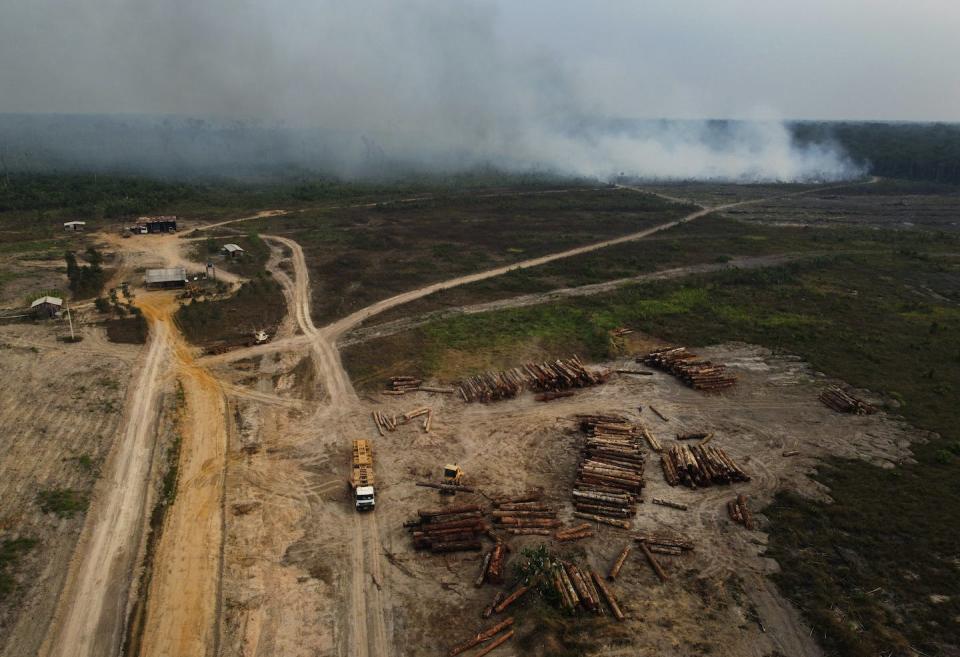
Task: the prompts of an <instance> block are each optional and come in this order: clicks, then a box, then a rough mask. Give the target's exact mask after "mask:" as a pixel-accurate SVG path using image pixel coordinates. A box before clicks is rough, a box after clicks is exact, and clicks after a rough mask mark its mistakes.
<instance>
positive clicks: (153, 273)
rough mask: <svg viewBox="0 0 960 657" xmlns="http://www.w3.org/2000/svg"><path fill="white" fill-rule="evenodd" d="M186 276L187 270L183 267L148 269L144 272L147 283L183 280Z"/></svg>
mask: <svg viewBox="0 0 960 657" xmlns="http://www.w3.org/2000/svg"><path fill="white" fill-rule="evenodd" d="M186 278H187V270H186V269H184V268H183V267H172V268H170V269H148V270H147V272H146V279H147V284H148V285H149V284H150V283H173V282H183V281H184V280H186Z"/></svg>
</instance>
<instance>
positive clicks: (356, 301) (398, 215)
mask: <svg viewBox="0 0 960 657" xmlns="http://www.w3.org/2000/svg"><path fill="white" fill-rule="evenodd" d="M693 209H694V208H691V207H690V206H685V205H679V204H674V203H671V202H669V201H665V200H664V199H660V198H657V197H655V196H651V195H647V194H639V193H636V192H632V191H629V190H619V189H599V190H597V189H590V188H585V187H584V188H577V187H574V188H569V189H559V190H554V191H553V192H529V193H513V192H510V191H506V192H496V191H495V192H490V193H488V194H477V195H467V194H464V195H459V196H443V197H439V198H436V199H424V200H419V201H413V202H407V203H392V204H381V205H375V206H373V207H350V208H343V209H338V210H328V211H317V212H314V211H305V212H299V213H295V214H292V215H288V216H282V217H273V218H269V219H263V220H260V221H257V222H252V224H251V225H250V226H249V228H250V229H255V230H258V231H260V232H261V233H270V234H274V235H283V236H286V237H291V238H293V239H295V240H297V242H298V243H299V244H300V245H301V246H302V247H303V249H304V253H305V255H306V258H307V262H308V263H309V267H310V274H311V277H312V279H313V280H314V281H316V283H315V285H314V289H313V292H312V294H313V296H312V303H313V312H314V320H315V321H318V322H325V321H330V320H333V319H336V318H339V317H343V316H345V315H348V314H350V313H351V312H354V311H356V310H359V309H360V308H362V307H365V306H367V305H369V304H371V303H373V302H374V301H378V300H380V299H383V298H386V297H389V296H391V295H393V294H397V293H399V292H403V291H405V290H409V289H412V288H416V287H419V286H421V285H425V284H427V283H431V282H435V281H440V280H444V279H446V278H452V277H454V276H457V275H461V274H466V273H470V272H474V271H479V270H484V269H490V268H493V267H496V266H499V265H504V264H508V263H511V262H518V261H521V260H525V259H528V258H532V257H536V256H538V255H542V254H545V253H550V252H553V251H560V250H563V249H565V248H569V247H571V246H576V245H578V244H585V243H590V242H598V241H600V240H602V239H605V238H608V237H615V236H618V235H624V234H628V233H632V232H636V231H639V230H642V229H643V228H646V227H649V226H652V225H655V224H658V223H664V222H666V221H669V220H671V219H675V218H678V217H680V216H682V215H684V214H687V213H689V212H691V211H692V210H693Z"/></svg>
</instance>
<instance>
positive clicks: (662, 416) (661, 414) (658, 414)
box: [650, 404, 670, 422]
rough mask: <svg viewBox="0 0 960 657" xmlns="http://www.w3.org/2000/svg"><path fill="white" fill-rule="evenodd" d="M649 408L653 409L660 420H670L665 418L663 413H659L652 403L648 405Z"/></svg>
mask: <svg viewBox="0 0 960 657" xmlns="http://www.w3.org/2000/svg"><path fill="white" fill-rule="evenodd" d="M650 410H651V411H653V412H654V413H655V414H656V415H657V417H658V418H660V419H661V420H663V421H664V422H669V421H670V420H668V419H667V417H666V416H665V415H664V414H663V413H661V412H660V411H658V410H657V408H656V407H655V406H653V405H652V404H651V405H650Z"/></svg>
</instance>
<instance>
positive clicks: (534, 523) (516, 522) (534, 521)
mask: <svg viewBox="0 0 960 657" xmlns="http://www.w3.org/2000/svg"><path fill="white" fill-rule="evenodd" d="M500 524H502V525H512V526H515V527H559V526H560V525H561V524H563V523H561V522H560V521H559V520H556V519H550V518H516V517H513V516H505V517H503V518H500Z"/></svg>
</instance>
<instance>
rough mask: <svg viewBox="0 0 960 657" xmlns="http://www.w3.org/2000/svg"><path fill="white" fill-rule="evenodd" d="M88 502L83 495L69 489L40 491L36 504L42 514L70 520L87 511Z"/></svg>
mask: <svg viewBox="0 0 960 657" xmlns="http://www.w3.org/2000/svg"><path fill="white" fill-rule="evenodd" d="M89 502H90V500H89V499H88V498H87V495H86V494H85V493H82V492H80V491H77V490H73V489H70V488H54V489H52V490H42V491H40V492H39V493H38V494H37V504H39V505H40V510H41V511H43V512H44V513H55V514H57V516H59V517H61V518H72V517H73V516H74V515H75V514H77V513H83V512H84V511H86V510H87V504H89Z"/></svg>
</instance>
